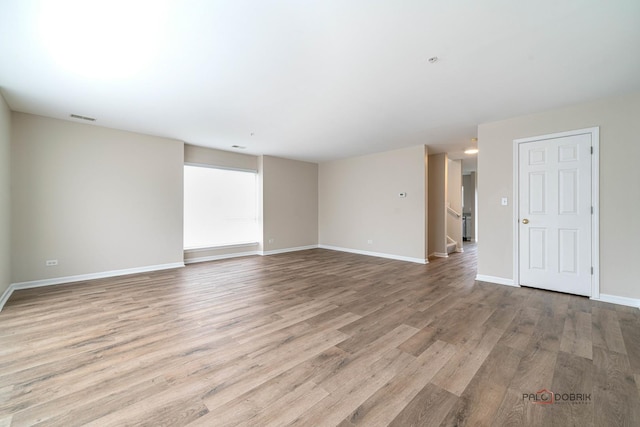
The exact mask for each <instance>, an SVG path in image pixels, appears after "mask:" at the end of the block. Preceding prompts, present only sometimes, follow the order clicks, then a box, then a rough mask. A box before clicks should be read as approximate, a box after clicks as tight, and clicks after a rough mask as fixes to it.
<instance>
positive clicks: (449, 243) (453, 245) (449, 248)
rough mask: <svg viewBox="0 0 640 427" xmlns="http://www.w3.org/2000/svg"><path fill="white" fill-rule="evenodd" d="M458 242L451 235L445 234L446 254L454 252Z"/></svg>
mask: <svg viewBox="0 0 640 427" xmlns="http://www.w3.org/2000/svg"><path fill="white" fill-rule="evenodd" d="M457 246H458V243H457V242H456V241H455V240H453V239H452V238H451V237H449V236H447V255H448V254H451V253H453V252H456V248H457Z"/></svg>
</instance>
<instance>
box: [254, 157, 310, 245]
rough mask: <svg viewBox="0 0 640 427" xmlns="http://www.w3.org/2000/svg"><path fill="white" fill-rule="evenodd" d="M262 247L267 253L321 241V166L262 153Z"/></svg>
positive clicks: (260, 161)
mask: <svg viewBox="0 0 640 427" xmlns="http://www.w3.org/2000/svg"><path fill="white" fill-rule="evenodd" d="M259 163H260V178H261V179H260V181H261V187H262V191H261V194H262V236H263V242H262V246H261V249H262V250H263V251H265V252H266V253H269V252H270V251H277V250H283V249H289V248H299V247H304V246H315V245H317V244H318V165H317V164H315V163H308V162H300V161H296V160H288V159H282V158H278V157H271V156H262V157H261V158H260V160H259Z"/></svg>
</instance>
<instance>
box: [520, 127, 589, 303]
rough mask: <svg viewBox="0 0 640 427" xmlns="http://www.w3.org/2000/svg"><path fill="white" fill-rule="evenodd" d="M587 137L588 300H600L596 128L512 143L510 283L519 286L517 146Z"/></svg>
mask: <svg viewBox="0 0 640 427" xmlns="http://www.w3.org/2000/svg"><path fill="white" fill-rule="evenodd" d="M584 134H590V135H591V146H592V147H593V155H592V156H591V203H592V205H593V215H591V262H592V264H593V265H592V266H593V274H592V275H591V296H590V298H591V299H599V298H600V234H599V233H600V128H599V127H592V128H586V129H578V130H572V131H568V132H560V133H553V134H549V135H540V136H533V137H529V138H520V139H514V140H513V283H514V285H515V286H520V212H519V210H520V182H519V177H520V162H519V157H518V156H519V152H520V150H519V144H522V143H525V142H534V141H540V140H545V139H554V138H563V137H566V136H575V135H584Z"/></svg>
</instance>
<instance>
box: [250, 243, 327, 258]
mask: <svg viewBox="0 0 640 427" xmlns="http://www.w3.org/2000/svg"><path fill="white" fill-rule="evenodd" d="M309 249H318V245H309V246H298V247H295V248H284V249H274V250H272V251H262V252H258V255H262V256H267V255H277V254H284V253H287V252H297V251H308V250H309Z"/></svg>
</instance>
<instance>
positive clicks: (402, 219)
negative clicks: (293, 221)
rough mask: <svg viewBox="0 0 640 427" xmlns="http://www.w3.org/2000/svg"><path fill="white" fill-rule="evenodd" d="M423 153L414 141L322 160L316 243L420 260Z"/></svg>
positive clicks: (422, 251) (422, 246)
mask: <svg viewBox="0 0 640 427" xmlns="http://www.w3.org/2000/svg"><path fill="white" fill-rule="evenodd" d="M425 156H426V147H425V146H423V145H419V146H415V147H410V148H405V149H402V150H394V151H387V152H384V153H378V154H372V155H368V156H360V157H353V158H348V159H341V160H336V161H331V162H326V163H321V164H320V179H319V187H320V194H319V195H320V202H319V203H320V206H319V207H320V214H319V235H320V238H319V241H320V244H321V245H327V246H334V247H339V248H344V249H350V250H360V251H368V252H377V253H381V254H388V255H394V256H401V257H409V258H416V259H420V260H424V259H425V258H426V254H425V236H426V230H425V216H426V211H425V209H426V205H425V203H426V202H425V199H426V191H427V190H426V188H425V173H426V171H425V169H426V163H425ZM401 192H406V193H407V197H406V198H400V197H399V196H398V194H399V193H401ZM368 240H372V241H373V243H371V244H368V243H367V241H368Z"/></svg>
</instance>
